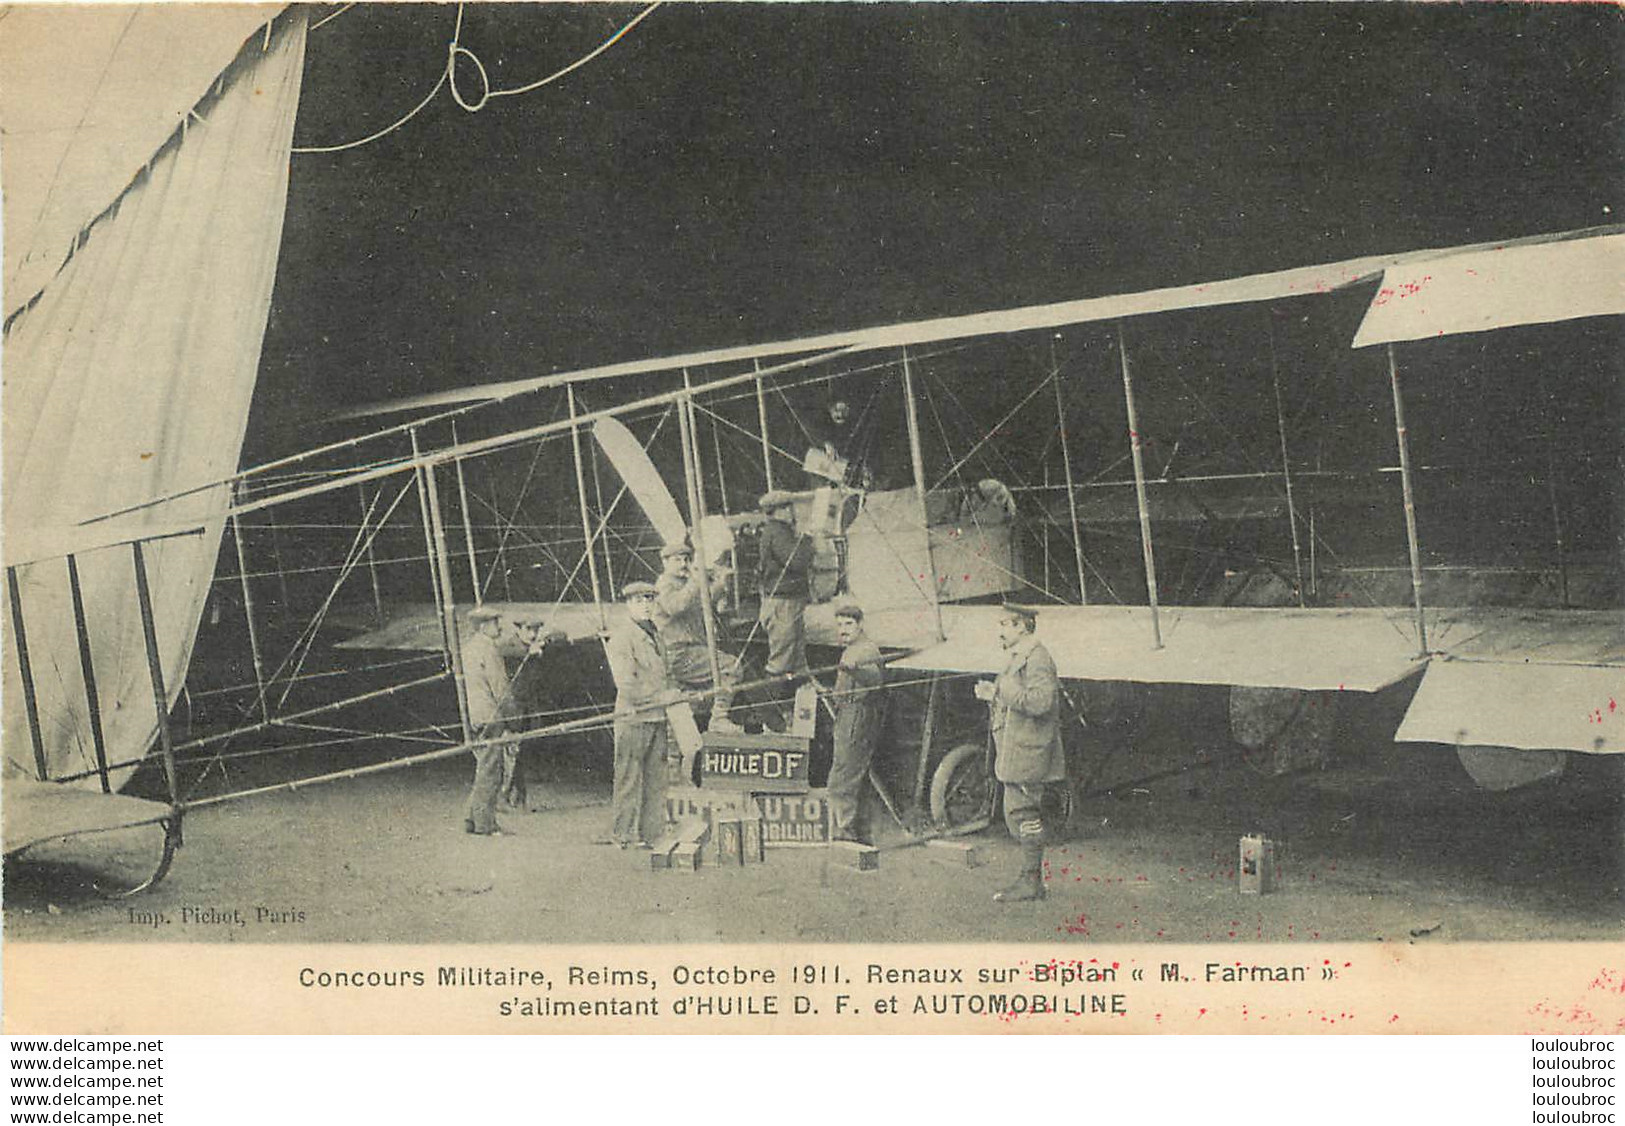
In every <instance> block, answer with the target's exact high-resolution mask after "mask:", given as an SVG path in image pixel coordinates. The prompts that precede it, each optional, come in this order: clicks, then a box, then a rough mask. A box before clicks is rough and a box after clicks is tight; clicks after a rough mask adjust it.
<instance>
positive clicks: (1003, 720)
mask: <svg viewBox="0 0 1625 1126" xmlns="http://www.w3.org/2000/svg"><path fill="white" fill-rule="evenodd" d="M993 745H994V747H995V749H996V750H997V752H998V754H997V757H996V758H995V760H994V764H993V773H994V774H995V775H996V776H997V777H998V779H999V781H1001V782H1059V781H1061V780H1062V779H1064V778H1065V777H1066V752H1065V751H1063V750H1062V749H1061V681H1060V678H1059V677H1058V676H1057V675H1056V673H1055V660H1054V658H1052V657H1051V656H1050V655H1049V650H1048V649H1045V648H1044V646H1043V645H1042V644H1040V643H1039V640H1038V639H1037V638H1036V637H1032V636H1028V637H1025V638H1023V639H1022V640H1021V641H1020V642H1018V643H1017V644H1016V646H1015V648H1013V649H1011V650H1010V659H1009V662H1008V663H1007V664H1006V665H1005V666H1004V671H1003V672H1001V673H999V676H998V679H997V680H995V681H994V682H993Z"/></svg>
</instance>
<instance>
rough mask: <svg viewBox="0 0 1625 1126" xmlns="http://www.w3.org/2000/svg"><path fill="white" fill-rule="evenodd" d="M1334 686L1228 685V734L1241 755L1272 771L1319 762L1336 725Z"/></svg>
mask: <svg viewBox="0 0 1625 1126" xmlns="http://www.w3.org/2000/svg"><path fill="white" fill-rule="evenodd" d="M1339 698H1340V694H1339V693H1337V692H1302V691H1299V690H1298V689H1296V688H1245V687H1241V686H1239V685H1238V686H1237V687H1234V688H1232V689H1230V734H1231V736H1232V737H1233V738H1234V739H1235V741H1236V742H1237V743H1240V744H1241V746H1242V748H1243V750H1242V758H1243V760H1244V761H1245V762H1246V763H1247V765H1248V766H1250V767H1252V768H1253V769H1254V770H1256V771H1258V772H1259V773H1260V774H1263V775H1266V776H1269V777H1277V776H1279V775H1282V774H1290V773H1292V772H1293V771H1296V770H1312V769H1318V768H1320V767H1324V766H1325V765H1326V761H1327V757H1328V755H1329V752H1330V750H1331V743H1332V737H1333V736H1334V735H1335V734H1336V731H1337V708H1338V703H1339Z"/></svg>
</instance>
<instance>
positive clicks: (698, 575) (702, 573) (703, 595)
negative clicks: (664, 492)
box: [677, 368, 722, 688]
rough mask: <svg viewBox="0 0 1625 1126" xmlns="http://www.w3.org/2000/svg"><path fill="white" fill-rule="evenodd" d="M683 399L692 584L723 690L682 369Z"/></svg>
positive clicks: (690, 406)
mask: <svg viewBox="0 0 1625 1126" xmlns="http://www.w3.org/2000/svg"><path fill="white" fill-rule="evenodd" d="M683 391H684V394H683V397H682V398H681V399H679V400H678V402H677V433H678V436H679V437H680V438H681V439H682V445H683V482H684V484H685V485H687V486H688V521H689V526H690V527H691V528H692V529H693V533H694V542H693V544H692V545H691V546H692V547H693V548H694V555H693V559H694V563H693V566H694V569H695V573H694V574H691V575H690V576H689V580H688V581H689V582H694V583H699V584H700V615H701V617H702V618H703V619H704V621H705V655H706V656H707V657H708V658H709V659H710V662H711V683H712V684H713V685H715V686H716V687H717V688H721V687H722V666H721V663H720V662H719V661H718V660H717V625H716V621H715V620H714V619H713V618H712V616H711V574H710V571H709V570H708V569H707V564H708V563H709V561H710V559H711V556H710V555H708V554H706V550H705V532H704V529H703V528H702V527H701V525H702V524H703V523H704V521H705V513H704V511H703V510H702V504H701V501H700V482H699V475H700V457H699V453H698V451H697V450H696V449H695V448H694V397H693V396H694V391H693V387H692V385H691V384H690V383H689V379H688V369H687V368H684V369H683Z"/></svg>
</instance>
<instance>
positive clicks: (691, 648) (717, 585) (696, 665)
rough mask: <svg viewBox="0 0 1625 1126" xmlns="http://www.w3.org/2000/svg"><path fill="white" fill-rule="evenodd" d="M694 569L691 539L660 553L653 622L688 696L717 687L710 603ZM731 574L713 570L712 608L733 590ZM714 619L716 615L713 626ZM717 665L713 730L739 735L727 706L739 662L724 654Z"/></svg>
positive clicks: (710, 572)
mask: <svg viewBox="0 0 1625 1126" xmlns="http://www.w3.org/2000/svg"><path fill="white" fill-rule="evenodd" d="M693 569H694V549H693V548H691V547H690V546H689V545H688V542H687V541H686V540H678V541H676V542H675V543H669V544H667V545H666V546H665V547H663V548H661V549H660V577H659V578H657V579H655V608H654V623H655V628H656V629H658V630H659V631H660V641H661V643H662V644H663V645H664V646H665V648H666V666H667V668H669V669H670V670H671V675H672V679H673V680H675V681H676V682H677V686H678V687H679V688H681V689H682V690H683V691H684V692H709V691H710V690H711V688H712V683H711V655H710V652H709V650H708V649H707V645H706V638H705V604H704V602H703V601H702V600H701V598H700V584H699V582H698V581H697V580H696V579H695V578H694V574H693ZM728 574H729V572H728V569H727V568H725V567H713V568H710V569H709V570H708V572H707V575H708V577H709V581H710V584H711V585H710V591H709V594H710V596H711V606H712V607H713V609H714V608H715V607H716V605H717V603H718V601H719V600H720V599H721V598H722V596H723V594H724V592H726V590H727V589H728ZM715 621H716V618H715V615H714V613H713V617H712V622H713V623H715ZM717 666H718V669H719V671H720V674H721V678H722V682H721V684H719V685H717V686H716V689H717V692H716V696H715V697H714V698H713V701H712V704H711V720H710V723H709V724H708V729H709V730H711V731H719V732H738V731H739V730H740V727H739V725H738V724H736V723H735V722H734V721H733V720H732V719H730V718H728V708H729V706H730V705H731V704H732V703H733V686H734V684H735V683H736V681H737V678H736V676H735V668H736V666H737V658H735V657H734V656H733V655H732V654H729V653H723V652H721V651H720V650H719V651H718V653H717Z"/></svg>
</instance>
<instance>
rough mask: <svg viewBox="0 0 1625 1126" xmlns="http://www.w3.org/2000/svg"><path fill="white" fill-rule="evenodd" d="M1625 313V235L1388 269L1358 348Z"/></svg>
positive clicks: (1505, 249)
mask: <svg viewBox="0 0 1625 1126" xmlns="http://www.w3.org/2000/svg"><path fill="white" fill-rule="evenodd" d="M1619 313H1625V234H1606V235H1599V236H1593V237H1585V238H1569V239H1559V240H1556V241H1551V242H1535V243H1529V244H1521V245H1509V246H1495V247H1489V248H1477V249H1473V250H1469V251H1465V252H1462V253H1459V254H1446V255H1441V256H1439V257H1436V258H1432V259H1425V260H1422V261H1418V262H1407V263H1404V264H1402V265H1397V266H1390V267H1389V268H1388V269H1386V270H1385V271H1384V272H1383V276H1382V285H1380V286H1379V287H1378V288H1377V293H1376V296H1375V297H1373V298H1372V300H1371V307H1370V309H1369V310H1367V312H1366V315H1365V320H1364V321H1362V322H1361V324H1360V331H1359V332H1358V333H1356V334H1355V337H1354V347H1356V348H1363V347H1365V346H1366V345H1368V344H1386V343H1390V342H1393V341H1400V340H1425V339H1429V338H1432V337H1435V336H1449V335H1452V334H1455V333H1459V332H1484V331H1487V330H1489V329H1496V328H1510V327H1512V326H1514V325H1527V324H1547V323H1551V322H1554V321H1571V320H1577V319H1579V318H1581V317H1602V316H1611V315H1616V314H1619Z"/></svg>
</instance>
